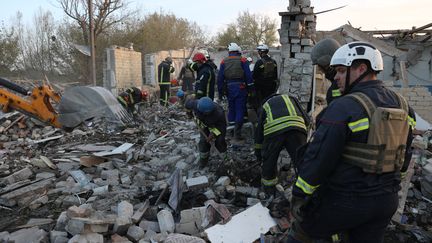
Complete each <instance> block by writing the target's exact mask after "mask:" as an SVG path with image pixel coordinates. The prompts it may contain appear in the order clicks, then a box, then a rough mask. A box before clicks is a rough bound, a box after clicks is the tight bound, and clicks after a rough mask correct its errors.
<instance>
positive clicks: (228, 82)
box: [218, 52, 253, 127]
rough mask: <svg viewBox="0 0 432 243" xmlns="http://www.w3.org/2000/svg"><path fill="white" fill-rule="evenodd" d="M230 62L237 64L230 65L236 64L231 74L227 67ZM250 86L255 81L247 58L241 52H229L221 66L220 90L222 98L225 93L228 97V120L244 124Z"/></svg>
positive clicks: (251, 86) (219, 75) (219, 76)
mask: <svg viewBox="0 0 432 243" xmlns="http://www.w3.org/2000/svg"><path fill="white" fill-rule="evenodd" d="M228 62H230V63H231V62H232V63H235V64H236V65H231V64H230V65H229V66H230V69H231V67H232V66H235V67H234V68H235V71H234V72H230V74H229V75H228V69H226V68H227V64H228ZM231 70H232V69H231ZM233 73H234V74H233ZM250 88H253V82H252V73H251V71H250V69H249V62H248V61H247V60H246V58H244V57H241V54H240V53H237V52H233V53H229V56H228V57H227V58H225V59H224V60H222V62H221V64H220V67H219V74H218V92H219V96H220V97H219V98H222V96H223V95H226V96H227V97H228V121H229V122H230V123H234V122H235V124H236V125H238V126H240V127H241V125H242V124H243V117H244V114H245V112H246V100H247V95H248V89H250ZM226 92H227V93H228V94H226Z"/></svg>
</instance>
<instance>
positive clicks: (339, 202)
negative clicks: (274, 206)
mask: <svg viewBox="0 0 432 243" xmlns="http://www.w3.org/2000/svg"><path fill="white" fill-rule="evenodd" d="M320 198H321V199H316V200H317V201H318V202H315V204H316V206H315V207H312V208H310V210H311V212H308V207H307V206H306V210H304V211H305V212H304V219H303V221H302V222H301V223H298V222H294V226H293V229H296V230H294V232H291V233H290V239H289V240H288V242H299V241H302V240H300V239H299V237H298V236H299V235H298V234H297V233H299V232H301V231H303V233H305V234H306V235H307V236H308V237H310V238H312V239H314V240H318V239H321V240H329V239H331V237H332V235H334V234H345V236H346V237H347V238H348V239H349V242H350V243H356V242H359V243H360V242H378V243H379V242H383V238H384V232H385V229H386V227H387V225H388V224H389V222H390V219H391V217H392V216H393V214H394V213H395V211H396V209H397V207H398V196H397V193H388V194H384V195H378V196H368V197H365V196H361V197H360V196H354V195H341V194H338V193H335V192H326V193H323V195H321V196H320ZM311 203H314V202H311ZM296 236H297V237H296ZM293 238H296V240H295V239H293ZM303 241H304V240H303Z"/></svg>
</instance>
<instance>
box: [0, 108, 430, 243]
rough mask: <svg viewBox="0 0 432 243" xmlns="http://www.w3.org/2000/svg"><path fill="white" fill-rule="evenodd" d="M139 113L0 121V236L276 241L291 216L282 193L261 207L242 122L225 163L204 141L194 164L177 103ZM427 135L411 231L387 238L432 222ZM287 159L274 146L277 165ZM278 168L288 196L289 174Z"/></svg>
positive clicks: (420, 151)
mask: <svg viewBox="0 0 432 243" xmlns="http://www.w3.org/2000/svg"><path fill="white" fill-rule="evenodd" d="M139 110H140V114H139V115H138V116H137V119H138V120H139V122H137V124H132V125H131V126H130V127H127V128H125V129H123V130H120V129H119V128H117V129H112V128H111V127H110V126H109V125H107V124H106V123H107V122H106V121H105V120H103V119H93V120H91V121H87V122H86V124H82V125H80V126H79V127H77V128H76V129H75V130H74V131H73V132H71V133H65V132H63V131H61V130H58V129H54V128H52V127H46V126H40V125H38V124H36V123H34V122H32V121H31V120H30V119H27V118H26V117H24V118H21V121H20V122H24V123H25V125H26V126H22V125H19V124H20V122H17V123H14V124H12V122H13V121H15V120H16V119H18V118H19V116H20V114H19V113H18V114H16V115H14V116H11V117H9V118H3V120H0V121H3V124H0V130H2V127H3V129H4V128H6V127H8V126H9V125H11V124H12V126H10V127H9V128H8V129H7V130H3V133H2V134H1V135H0V141H1V144H2V147H1V148H0V158H1V159H0V215H1V217H0V242H11V241H15V242H32V241H33V242H47V241H48V240H49V241H50V242H58V243H60V242H161V241H164V240H165V242H197V243H198V242H208V241H211V242H218V239H217V238H219V240H221V239H223V241H224V242H252V241H254V240H256V239H258V238H260V233H262V234H263V237H262V238H261V239H262V240H263V239H265V240H266V242H280V241H283V239H284V238H283V237H284V236H286V233H287V232H288V230H289V226H290V223H291V219H290V217H289V216H288V215H287V214H286V211H282V210H281V209H280V207H278V206H277V205H278V204H277V202H278V200H281V198H282V197H279V198H275V199H274V200H273V201H272V202H270V203H269V206H268V208H269V209H270V210H268V209H266V208H264V207H263V206H262V205H261V203H265V202H266V201H265V200H263V199H264V198H265V196H264V195H263V193H262V191H261V189H260V166H259V164H257V163H256V161H255V157H254V155H253V139H252V138H251V137H250V134H252V131H250V132H249V131H248V130H249V129H245V135H247V134H249V135H247V136H246V140H245V141H244V143H236V142H232V141H231V137H230V136H228V137H227V142H228V157H229V158H230V159H229V161H228V162H225V161H224V160H223V159H222V158H220V157H219V156H218V155H217V151H215V150H214V148H212V151H211V155H210V160H209V164H208V166H207V167H206V168H204V169H200V168H199V163H198V160H199V158H198V157H199V153H198V148H197V144H198V140H199V132H198V131H197V129H196V127H195V125H194V123H193V122H191V121H190V120H188V119H187V117H186V114H185V112H183V110H182V109H179V108H178V107H176V106H170V107H168V108H165V107H160V106H157V105H156V106H151V107H148V106H146V107H140V109H139ZM246 133H247V134H246ZM429 137H430V136H429V134H428V132H425V133H423V134H419V135H418V136H417V137H416V140H415V142H414V143H413V147H414V148H415V153H416V154H417V157H416V159H415V164H414V168H413V176H412V178H411V183H407V185H408V186H407V187H408V189H407V193H406V203H405V208H404V209H403V208H402V211H401V212H400V215H399V216H400V217H399V219H398V220H397V221H399V222H402V223H404V224H408V225H417V228H415V229H414V228H407V227H405V228H400V227H399V226H393V227H390V228H389V229H388V230H387V233H386V241H388V242H402V241H400V239H403V240H404V241H405V242H406V241H410V240H411V241H415V240H416V239H417V237H420V236H421V237H423V238H424V239H427V233H425V232H427V231H428V230H430V229H432V228H431V225H432V216H431V215H432V207H431V203H432V197H431V195H432V190H431V188H432V179H431V176H432V153H431V152H430V151H432V147H431V146H432V145H431V143H430V141H429V140H430V139H429ZM35 141H37V143H36V142H35ZM429 150H430V151H429ZM289 161H290V160H289V156H288V154H286V153H285V154H284V153H282V154H281V158H280V163H281V165H286V164H289V163H290V162H289ZM257 165H258V166H257ZM284 173H285V174H284V175H283V176H280V179H281V181H280V183H281V185H282V187H283V188H282V189H285V193H287V192H288V193H290V191H289V190H288V188H290V186H291V185H292V182H293V178H294V173H293V172H292V171H285V172H284ZM275 205H276V206H275ZM248 207H249V208H248ZM255 210H256V211H255ZM251 212H253V213H251ZM269 212H270V214H269ZM277 215H279V216H277ZM272 217H274V219H273V218H272ZM240 218H243V220H239V219H240ZM244 225H247V226H248V227H244ZM259 226H261V227H259ZM254 227H259V228H254ZM270 228H271V230H269V229H270ZM205 233H207V235H206V234H205ZM267 240H268V241H267Z"/></svg>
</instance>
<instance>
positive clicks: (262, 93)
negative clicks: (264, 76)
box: [255, 83, 276, 106]
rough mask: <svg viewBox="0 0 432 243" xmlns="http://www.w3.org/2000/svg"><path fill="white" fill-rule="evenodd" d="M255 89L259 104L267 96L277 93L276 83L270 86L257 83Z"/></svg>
mask: <svg viewBox="0 0 432 243" xmlns="http://www.w3.org/2000/svg"><path fill="white" fill-rule="evenodd" d="M255 90H256V95H257V104H258V106H261V105H262V102H263V101H264V100H265V99H266V98H268V97H269V96H271V95H272V94H274V93H276V83H275V84H274V85H268V86H260V85H255Z"/></svg>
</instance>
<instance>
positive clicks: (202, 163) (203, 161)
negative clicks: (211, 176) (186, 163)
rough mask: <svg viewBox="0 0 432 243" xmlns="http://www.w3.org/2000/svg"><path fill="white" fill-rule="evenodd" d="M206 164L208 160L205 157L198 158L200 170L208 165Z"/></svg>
mask: <svg viewBox="0 0 432 243" xmlns="http://www.w3.org/2000/svg"><path fill="white" fill-rule="evenodd" d="M208 162H209V158H208V157H206V158H200V160H199V167H200V169H202V168H204V167H206V166H207V164H208Z"/></svg>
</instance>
